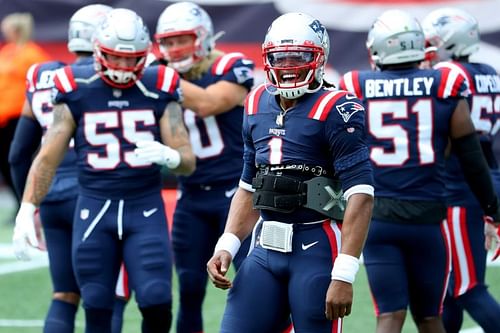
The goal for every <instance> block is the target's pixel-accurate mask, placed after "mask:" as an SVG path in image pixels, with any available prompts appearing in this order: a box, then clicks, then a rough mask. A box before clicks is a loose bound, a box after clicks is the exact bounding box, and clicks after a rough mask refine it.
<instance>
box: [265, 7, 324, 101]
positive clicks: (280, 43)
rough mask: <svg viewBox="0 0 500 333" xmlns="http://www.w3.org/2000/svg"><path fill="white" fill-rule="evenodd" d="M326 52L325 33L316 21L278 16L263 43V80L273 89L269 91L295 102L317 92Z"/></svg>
mask: <svg viewBox="0 0 500 333" xmlns="http://www.w3.org/2000/svg"><path fill="white" fill-rule="evenodd" d="M329 50H330V39H329V37H328V32H327V30H326V28H325V27H324V26H323V24H321V22H320V21H319V20H317V19H315V18H313V17H311V16H309V15H307V14H304V13H287V14H284V15H281V16H280V17H278V18H277V19H276V20H274V21H273V23H271V26H270V27H269V29H268V31H267V34H266V37H265V40H264V43H263V44H262V56H263V58H264V59H263V60H264V70H265V72H266V80H267V81H269V83H270V84H271V85H272V86H274V87H275V88H276V90H270V92H271V93H273V94H276V95H277V94H280V95H281V96H282V97H284V98H287V99H295V98H299V97H301V96H303V95H304V94H305V93H312V92H315V91H317V90H319V89H320V88H321V87H322V85H323V76H324V71H325V64H326V61H327V59H328V53H329ZM304 73H305V75H304Z"/></svg>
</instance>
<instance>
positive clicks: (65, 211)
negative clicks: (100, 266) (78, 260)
mask: <svg viewBox="0 0 500 333" xmlns="http://www.w3.org/2000/svg"><path fill="white" fill-rule="evenodd" d="M75 204H76V198H75V199H73V200H65V201H58V202H49V203H43V204H42V205H41V206H40V218H41V220H42V225H43V230H44V235H45V241H46V244H47V252H48V255H49V263H50V265H49V270H50V275H51V278H52V283H53V287H54V291H55V292H78V285H77V283H76V278H75V275H74V272H73V265H72V260H71V243H72V232H73V228H72V225H73V213H74V210H75Z"/></svg>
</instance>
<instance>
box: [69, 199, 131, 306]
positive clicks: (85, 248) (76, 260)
mask: <svg viewBox="0 0 500 333" xmlns="http://www.w3.org/2000/svg"><path fill="white" fill-rule="evenodd" d="M116 207H117V204H114V205H113V204H109V202H108V201H106V200H101V199H95V198H90V197H83V196H80V197H79V198H78V201H77V205H76V210H75V218H74V223H73V244H72V260H73V268H74V271H75V275H76V278H77V281H78V285H79V287H80V290H81V294H82V298H83V300H84V303H85V304H86V306H87V307H96V308H112V306H113V300H114V292H115V287H116V279H117V277H118V272H119V268H120V263H121V257H122V251H121V245H120V240H119V239H118V235H117V231H116V230H117V227H116V225H117V220H118V215H117V213H116V210H117V208H116Z"/></svg>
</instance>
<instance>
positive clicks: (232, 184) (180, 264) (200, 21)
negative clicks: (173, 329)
mask: <svg viewBox="0 0 500 333" xmlns="http://www.w3.org/2000/svg"><path fill="white" fill-rule="evenodd" d="M155 38H156V40H157V42H158V44H159V46H160V50H161V55H162V57H163V58H162V59H161V61H162V62H164V63H166V64H168V66H169V67H171V68H173V69H175V70H176V71H178V72H179V74H180V76H181V78H182V79H184V80H186V81H188V82H190V83H193V84H194V85H196V86H193V85H189V87H187V85H185V84H183V83H181V87H182V88H183V92H184V103H183V105H184V106H186V108H185V109H184V112H183V116H184V122H185V124H186V126H187V129H188V132H189V138H190V141H191V146H192V149H193V152H194V154H195V155H196V171H195V172H194V173H193V174H192V175H190V176H187V177H186V176H180V177H178V199H177V204H176V209H175V213H174V219H173V229H172V244H173V250H174V263H175V268H176V272H177V274H178V278H179V293H180V302H179V310H178V314H177V332H178V333H194V332H202V331H203V319H202V304H203V299H204V297H205V290H206V284H207V270H206V263H207V261H208V259H210V256H211V253H212V251H213V249H214V247H215V244H216V242H217V239H218V238H219V236H220V235H221V234H222V232H223V231H224V225H225V222H226V218H227V213H228V210H229V205H230V202H231V198H232V197H233V195H234V193H235V191H236V188H237V186H238V181H239V176H240V174H241V170H242V167H243V139H242V136H241V126H242V121H243V104H244V100H245V97H246V96H247V94H248V92H249V91H250V89H251V88H252V86H253V83H254V80H253V68H254V63H253V61H251V60H250V59H248V58H247V57H246V56H245V55H244V54H242V53H223V52H222V51H219V50H218V49H216V48H215V42H216V36H215V35H214V29H213V24H212V20H211V18H210V16H209V15H208V14H207V12H206V11H205V10H204V9H203V8H201V7H200V6H198V5H197V4H195V3H192V2H178V3H175V4H172V5H170V6H168V7H167V8H166V9H165V10H164V11H163V12H162V13H161V15H160V17H159V19H158V22H157V27H156V34H155ZM207 95H209V98H203V96H207ZM249 243H250V239H248V240H247V241H246V242H245V243H244V244H245V245H244V246H242V248H241V249H240V251H239V252H238V256H236V258H235V267H239V265H240V263H241V261H242V260H243V258H245V257H246V255H247V252H248V248H249Z"/></svg>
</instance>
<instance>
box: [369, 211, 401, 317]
mask: <svg viewBox="0 0 500 333" xmlns="http://www.w3.org/2000/svg"><path fill="white" fill-rule="evenodd" d="M405 229H406V228H405V226H404V225H401V224H396V223H387V222H382V221H378V220H372V222H371V223H370V229H369V232H368V238H367V240H366V243H365V247H364V250H363V259H364V264H365V267H366V273H367V276H368V284H369V287H370V290H371V293H372V296H373V302H374V304H375V309H376V310H377V313H376V314H377V315H379V314H382V313H387V312H394V311H398V310H403V309H406V308H407V306H408V302H409V298H408V276H407V272H406V262H405V257H404V253H403V249H402V247H401V244H402V242H403V241H404V239H405V237H409V236H410V235H409V234H408V232H407V231H406V230H405Z"/></svg>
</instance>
